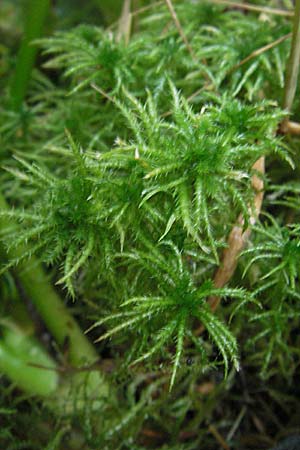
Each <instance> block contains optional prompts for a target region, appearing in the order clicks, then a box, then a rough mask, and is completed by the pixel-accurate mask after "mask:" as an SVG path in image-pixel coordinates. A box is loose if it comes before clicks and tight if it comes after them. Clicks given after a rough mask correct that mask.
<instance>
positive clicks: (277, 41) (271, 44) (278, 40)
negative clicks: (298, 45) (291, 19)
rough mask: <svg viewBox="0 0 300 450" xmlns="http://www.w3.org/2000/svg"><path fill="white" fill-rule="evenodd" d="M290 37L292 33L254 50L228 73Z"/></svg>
mask: <svg viewBox="0 0 300 450" xmlns="http://www.w3.org/2000/svg"><path fill="white" fill-rule="evenodd" d="M291 36H292V33H288V34H285V35H284V36H281V37H280V38H278V39H276V41H274V42H271V43H270V44H267V45H264V46H263V47H260V48H258V49H257V50H254V52H252V53H250V55H248V56H246V58H244V59H242V61H240V62H239V63H238V64H236V65H235V66H233V67H232V68H231V69H230V70H229V71H228V73H231V72H233V71H234V70H236V69H238V68H239V67H241V66H242V65H244V64H246V63H247V62H248V61H250V60H251V59H253V58H255V57H256V56H259V55H261V54H262V53H265V52H266V51H268V50H270V49H271V48H274V47H276V45H279V44H281V42H284V41H286V40H287V39H289V38H290V37H291Z"/></svg>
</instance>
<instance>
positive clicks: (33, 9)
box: [11, 0, 50, 111]
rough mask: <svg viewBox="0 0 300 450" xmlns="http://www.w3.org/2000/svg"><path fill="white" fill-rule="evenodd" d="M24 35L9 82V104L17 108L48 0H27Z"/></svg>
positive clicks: (28, 74)
mask: <svg viewBox="0 0 300 450" xmlns="http://www.w3.org/2000/svg"><path fill="white" fill-rule="evenodd" d="M26 6H27V8H26V9H27V10H26V14H25V17H26V20H25V24H24V35H23V39H22V42H21V46H20V49H19V52H18V56H17V63H16V70H15V74H14V77H13V79H12V82H11V106H12V108H13V109H14V110H16V111H17V110H19V109H20V108H21V106H22V103H23V101H24V98H25V95H26V92H27V88H28V84H29V80H30V74H31V70H32V67H33V65H34V61H35V58H36V53H37V48H36V47H35V46H33V45H32V41H33V40H34V39H37V38H39V37H40V36H41V35H42V31H43V27H44V23H45V20H46V17H47V15H48V12H49V9H50V0H28V1H27V5H26Z"/></svg>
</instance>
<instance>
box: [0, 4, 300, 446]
mask: <svg viewBox="0 0 300 450" xmlns="http://www.w3.org/2000/svg"><path fill="white" fill-rule="evenodd" d="M103 6H105V5H102V4H101V5H100V3H99V2H98V1H96V0H94V2H93V4H92V6H91V8H92V10H96V9H97V10H99V11H100V15H102V13H103V17H104V16H105V14H106V13H105V8H103ZM174 7H175V9H176V13H177V15H178V19H179V21H180V25H181V26H182V29H183V31H184V33H185V35H186V37H187V40H188V42H189V44H190V47H191V48H192V52H191V51H190V49H189V48H188V47H187V45H186V43H185V42H184V41H183V39H182V37H181V35H180V33H179V32H178V27H176V26H175V24H174V21H173V19H172V17H171V15H170V11H169V10H168V8H167V7H166V5H165V4H164V2H163V4H161V3H159V4H157V5H155V6H154V5H153V7H150V8H149V9H147V10H145V11H144V12H141V13H140V14H136V15H134V17H133V26H132V30H131V31H132V36H131V37H130V39H129V42H128V43H127V42H125V41H124V40H123V39H122V38H120V36H119V33H118V31H117V26H115V25H112V26H111V27H110V29H109V30H104V29H103V28H100V27H98V26H92V25H86V24H80V25H79V26H76V27H75V28H71V29H68V30H65V31H57V32H55V33H53V35H51V36H50V37H48V38H46V39H42V40H39V41H37V42H35V45H37V46H40V48H42V50H43V55H42V57H41V60H42V64H41V65H39V68H37V69H36V70H35V71H34V73H33V74H32V78H31V80H30V85H29V89H28V91H27V96H26V102H25V103H24V104H23V106H22V108H21V109H19V110H18V111H16V110H14V109H13V108H12V107H11V104H10V97H9V92H8V88H7V87H3V89H2V91H3V92H2V93H3V103H2V106H1V108H0V132H1V137H0V139H1V158H2V166H3V167H4V168H5V170H4V171H2V174H1V181H2V186H3V192H5V195H6V197H7V199H8V200H9V201H10V204H11V205H12V206H13V207H12V208H11V209H10V210H6V209H5V204H4V206H3V208H2V210H1V211H0V219H1V221H3V224H5V226H4V227H2V229H1V230H0V237H1V239H2V241H3V244H4V245H5V246H6V249H8V254H10V255H12V256H11V258H10V260H9V261H7V260H5V258H4V257H3V258H2V270H1V273H2V272H4V271H7V269H12V270H14V269H15V268H16V269H17V270H18V269H20V268H21V269H22V272H20V273H19V275H18V278H17V282H16V284H14V283H13V282H12V279H11V277H12V275H11V274H8V273H7V272H5V274H4V276H3V277H2V279H1V283H2V285H1V294H2V295H3V298H4V300H5V301H3V304H2V306H1V313H3V314H7V312H8V311H11V310H13V309H14V308H12V307H10V306H9V303H10V301H11V300H12V302H11V303H13V301H14V298H15V297H18V294H17V290H20V292H21V293H22V287H19V284H21V285H23V287H25V291H26V286H27V285H28V283H32V284H33V285H35V283H34V277H33V276H32V273H33V272H31V275H30V274H29V271H30V270H31V269H32V264H33V265H34V264H37V263H36V262H34V261H35V260H33V262H32V259H31V258H32V255H36V256H37V257H38V260H39V261H41V262H43V263H45V264H47V267H48V270H49V277H50V274H51V276H52V278H53V280H54V283H56V285H57V289H58V291H59V293H60V294H61V295H62V296H64V294H65V293H67V294H68V295H69V296H71V297H72V300H74V301H75V299H76V303H75V305H74V308H73V309H74V312H75V314H76V315H77V317H78V320H79V321H80V324H81V326H82V327H83V328H84V329H88V330H89V334H88V336H90V337H91V338H94V339H95V341H96V342H98V344H97V350H98V355H99V361H98V360H97V361H96V358H97V354H95V358H94V357H93V356H92V357H91V358H90V357H89V358H88V362H89V363H91V364H92V366H91V367H83V368H79V367H76V369H74V368H72V367H69V366H68V363H67V362H66V361H67V360H68V352H72V357H74V355H75V359H76V354H77V352H76V343H75V344H74V342H73V344H72V347H70V346H69V343H68V336H69V334H68V332H67V330H66V331H64V330H63V333H60V334H59V336H60V337H59V339H58V341H62V340H65V341H66V342H63V343H62V342H59V344H64V346H63V347H64V349H63V351H62V350H60V351H61V353H60V354H57V349H56V350H55V351H54V352H53V345H52V344H51V345H49V349H50V350H51V352H52V353H53V354H54V356H55V357H56V359H57V372H55V373H54V374H52V375H54V377H55V379H56V376H57V375H59V377H60V380H61V386H62V387H65V385H64V383H63V382H62V381H66V380H67V382H68V381H72V380H73V381H74V380H75V381H74V385H73V389H69V390H68V389H67V393H68V395H67V397H68V398H67V399H66V398H65V396H64V394H63V389H62V390H58V391H56V398H55V396H53V398H52V400H53V401H54V402H55V401H56V402H57V405H61V403H63V402H64V401H65V411H64V417H63V418H61V417H60V416H59V414H60V413H61V409H59V408H58V406H57V411H54V410H53V403H52V405H51V400H50V402H49V403H48V408H49V405H50V409H51V408H52V412H51V414H50V413H49V412H48V413H46V412H45V411H47V408H46V407H45V411H43V412H42V415H43V416H45V421H44V419H43V418H41V420H39V422H38V425H39V430H44V429H45V428H47V426H48V428H49V426H51V425H52V424H53V420H54V419H53V417H56V419H55V420H58V421H60V420H61V422H59V423H58V424H57V425H56V426H55V425H53V427H52V428H51V432H50V431H49V429H48V431H47V433H45V436H44V437H41V436H40V434H42V432H41V433H40V432H39V433H40V434H39V436H37V438H35V436H33V437H32V439H30V441H29V442H28V445H27V443H26V444H25V443H24V447H25V448H26V445H27V447H28V448H33V449H34V448H38V445H39V444H38V443H37V442H41V443H42V444H41V445H43V448H48V449H49V450H50V449H54V448H57V449H59V448H66V449H69V448H70V450H74V449H76V448H80V449H85V448H86V449H88V450H90V449H95V450H98V449H99V448H107V449H110V448H114V449H115V448H116V449H127V448H128V449H137V450H142V449H143V448H166V449H167V448H170V449H171V448H172V449H197V448H207V449H213V448H215V445H216V443H215V440H214V438H213V435H211V436H208V433H207V431H205V430H206V428H207V427H206V425H205V424H206V423H207V421H209V422H210V421H211V417H213V420H214V421H216V420H217V422H218V423H219V424H220V427H221V429H222V427H223V429H224V430H226V432H227V431H228V433H227V434H228V436H230V435H231V432H232V430H235V428H234V426H235V425H234V424H235V423H236V422H235V420H236V417H234V418H233V412H232V410H233V409H232V405H233V404H234V402H233V400H232V398H231V397H230V395H231V391H230V389H232V387H233V386H234V389H237V386H239V384H240V379H242V378H243V377H244V374H245V373H246V378H247V377H248V378H251V379H252V378H253V380H254V381H253V383H254V384H255V389H256V387H257V384H258V383H259V382H260V381H259V377H260V378H262V379H264V382H265V383H268V380H271V381H272V383H273V382H274V383H278V384H279V385H280V386H281V381H282V377H283V378H284V380H285V382H287V383H292V380H293V377H294V376H296V375H297V376H298V374H299V369H298V362H297V361H298V358H299V338H298V333H297V327H298V322H299V315H300V309H299V298H300V290H299V277H300V273H299V257H300V227H299V223H298V222H299V183H298V182H297V181H295V182H293V181H290V178H291V176H293V177H294V178H295V179H297V176H298V172H299V170H298V167H297V165H298V159H297V158H298V157H297V156H296V155H294V154H293V153H295V152H296V151H297V150H298V149H297V146H298V145H299V142H298V141H297V140H296V139H294V138H291V137H290V138H285V137H283V136H279V135H278V133H277V130H278V126H279V124H280V122H281V120H282V119H283V118H284V117H285V114H286V113H285V112H283V111H281V110H280V109H279V107H278V103H280V98H281V96H282V87H283V80H284V76H283V74H284V72H285V68H286V57H287V53H288V48H289V45H290V41H289V39H283V40H281V41H278V42H277V43H276V40H277V39H279V38H281V37H284V36H285V35H287V34H288V33H289V31H290V28H291V27H290V23H289V20H287V19H286V18H282V17H278V16H276V15H272V16H271V15H269V14H263V15H261V16H260V18H258V16H257V15H255V14H252V13H250V12H248V13H244V12H242V11H237V10H236V9H233V8H230V7H228V6H221V5H216V4H212V3H210V2H202V1H201V2H194V1H192V0H191V1H187V2H178V3H176V2H174ZM87 8H88V7H87ZM93 8H94V9H93ZM75 16H76V11H74V17H75ZM74 20H75V21H76V23H77V21H78V19H74ZM0 31H1V30H0ZM266 45H270V48H268V49H264V51H262V50H261V49H262V48H263V47H264V46H266ZM257 50H259V51H258V52H257ZM0 51H1V49H0ZM253 52H254V53H253ZM0 70H1V69H0ZM4 71H5V74H6V71H7V69H5V68H4ZM5 76H7V74H6V75H5ZM1 86H2V85H1ZM296 112H297V109H296ZM12 154H13V155H14V158H12V157H11V156H12ZM290 155H293V160H295V166H296V170H295V172H294V175H291V168H294V163H293V162H292V160H291V157H290ZM262 157H266V162H267V172H266V174H262V173H259V172H257V171H255V170H254V169H253V165H254V163H255V162H256V161H257V160H258V159H259V158H262ZM286 163H288V164H286ZM253 176H256V177H258V178H259V179H260V180H262V181H263V182H264V184H265V186H267V194H266V199H265V203H264V206H263V209H264V212H263V213H262V215H261V219H260V220H257V218H256V225H253V222H254V217H255V216H256V211H255V196H257V195H258V194H259V193H258V192H257V191H255V189H254V187H253ZM256 200H257V199H256ZM239 217H243V224H242V225H241V226H242V227H243V231H245V230H246V229H248V231H247V233H246V234H245V236H247V237H249V234H248V232H249V231H251V238H250V239H249V245H248V247H247V248H246V249H245V250H244V252H243V254H242V256H241V258H240V259H239V261H238V266H237V271H236V273H235V275H233V276H232V277H231V279H230V280H229V282H228V283H227V284H225V285H224V286H223V285H222V287H221V288H220V287H219V288H217V287H216V286H215V274H216V271H217V270H218V267H221V268H222V267H223V264H224V259H223V252H224V249H225V248H226V247H227V245H228V244H227V240H228V235H229V233H230V231H231V230H232V227H233V226H234V224H236V223H237V220H238V218H239ZM16 222H17V223H18V226H17V225H16ZM3 253H4V252H3ZM27 261H28V267H29V271H28V273H27V278H28V280H29V281H28V283H27V285H26V264H27ZM235 262H236V261H234V262H232V263H233V264H235ZM12 273H13V272H12ZM36 274H37V283H36V285H35V293H37V292H39V283H41V282H40V279H39V276H38V274H39V272H38V271H37V272H36ZM61 288H63V289H61ZM65 289H66V291H65ZM27 292H28V291H27ZM41 292H42V294H40V295H42V296H43V293H45V292H47V289H42V288H41ZM22 295H23V294H22ZM37 295H38V294H37ZM46 297H47V295H46ZM49 298H50V297H49ZM216 298H219V299H220V300H221V304H220V306H219V308H218V310H217V311H213V308H211V302H212V300H214V299H216ZM30 300H32V301H33V303H34V305H35V306H36V305H37V302H36V300H35V299H33V298H31V299H30ZM67 301H68V299H66V302H67ZM45 303H46V304H47V299H46V300H45ZM52 306H53V305H52ZM52 309H53V308H51V302H50V301H49V302H48V309H46V311H47V314H45V315H46V316H49V315H50V312H51V311H52ZM66 310H67V308H66ZM64 311H65V310H64ZM42 316H43V314H42ZM34 320H35V322H37V324H38V327H37V328H38V329H39V328H40V323H39V319H37V320H36V319H34ZM43 320H44V321H45V322H46V323H47V321H46V318H45V317H43ZM51 321H52V322H54V323H55V324H57V325H56V330H57V328H59V327H62V326H64V325H65V324H66V322H64V321H60V317H58V315H57V316H56V315H55V314H54V315H51ZM47 324H48V323H47ZM61 324H63V325H61ZM71 326H72V324H71V325H70V327H71ZM48 327H49V325H48ZM79 333H80V330H79ZM40 334H41V333H40ZM54 334H55V333H54ZM56 334H57V333H56ZM61 336H63V338H61ZM55 337H56V336H55ZM77 337H78V336H77ZM64 338H66V339H64ZM79 340H80V339H79ZM3 342H4V341H3ZM3 342H2V344H1V345H4V343H3ZM76 342H77V341H76ZM64 350H65V351H64ZM92 353H93V352H92ZM78 354H79V353H78ZM80 358H81V357H80ZM80 358H77V361H78V360H79V359H80ZM102 358H103V359H104V361H103V360H101V359H102ZM107 361H108V363H109V362H111V361H112V369H109V370H108V371H110V372H112V373H110V377H109V378H110V380H111V383H112V386H113V389H114V390H115V392H114V393H113V394H112V393H111V391H110V390H109V389H107V385H106V382H105V383H103V380H104V378H103V377H102V375H103V371H105V370H107V368H105V367H106V366H105V364H106V362H107ZM239 368H241V369H242V370H241V372H242V375H241V376H240V375H239V374H238V369H239ZM6 369H7V367H6ZM25 369H28V367H25V368H24V371H22V374H23V376H24V374H25ZM30 369H31V370H32V368H31V367H30ZM2 371H3V373H5V374H6V375H7V376H8V377H10V378H11V379H13V375H12V374H11V373H9V372H8V370H5V368H4V369H2ZM248 371H249V372H248ZM86 372H87V373H88V375H89V374H90V375H91V378H92V382H91V385H88V383H87V384H86V386H82V383H81V384H80V386H79V380H80V381H82V380H83V379H85V375H86ZM241 372H240V373H241ZM249 374H250V375H249ZM20 376H21V375H20ZM76 380H77V382H76ZM243 380H244V378H243ZM6 382H7V381H6ZM206 382H208V384H210V385H213V387H212V390H211V391H209V392H206V393H205V394H203V393H202V391H201V387H202V383H203V384H204V385H205V383H206ZM242 383H244V381H242ZM19 384H20V383H19ZM99 386H102V388H103V392H104V391H105V393H104V400H103V399H102V397H103V395H102V394H103V392H102V390H101V389H102V388H101V389H100V387H99ZM23 387H24V389H25V390H26V386H25V385H24V386H23ZM90 387H92V388H93V389H94V388H95V389H94V390H93V394H94V392H95V391H96V392H98V393H100V391H101V396H102V397H101V401H100V400H99V396H98V397H97V395H96V397H94V396H91V395H90ZM238 389H239V388H238ZM27 391H29V389H27ZM14 392H16V391H14ZM228 392H229V393H228ZM245 392H246V394H245ZM0 394H1V395H2V389H1V390H0ZM244 394H245V395H247V396H248V395H249V394H248V391H247V388H245V391H244V392H243V395H244ZM250 394H251V393H250ZM14 395H15V396H16V397H18V393H15V394H14ZM234 395H236V393H235V394H234ZM5 396H6V394H3V399H2V400H3V402H2V403H3V405H4V406H3V411H4V412H5V414H6V413H7V414H14V411H15V410H13V412H10V410H9V408H8V407H7V406H6V405H7V404H8V403H9V402H8V401H7V398H6V397H5ZM60 396H61V397H62V398H61V399H60V398H59V399H58V397H60ZM238 396H240V391H238ZM228 398H229V400H228ZM245 398H246V397H245ZM116 399H117V400H118V401H117V400H116ZM224 399H225V400H224ZM2 400H1V401H2ZM26 401H27V403H26ZM26 401H25V406H24V408H25V410H26V412H27V411H28V409H29V408H30V405H31V403H30V402H28V400H26ZM13 404H14V403H13ZM33 404H34V405H35V409H34V412H35V413H36V414H39V413H38V412H36V411H40V409H39V408H40V406H39V404H38V402H35V401H33ZM22 405H23V404H22ZM248 406H249V411H250V412H249V415H250V417H252V416H253V413H252V412H251V404H250V403H249V405H248ZM248 406H247V408H248ZM22 407H23V406H22ZM223 407H224V411H225V412H226V411H227V412H228V410H230V413H227V416H226V414H225V413H224V418H223ZM58 410H59V411H60V413H58ZM220 411H221V414H220ZM0 413H1V410H0ZM47 414H48V416H47ZM237 414H239V411H238V412H237ZM245 414H246V413H245ZM247 414H248V413H247ZM251 414H252V415H251ZM49 415H50V416H51V417H49ZM220 415H222V419H220V420H219V417H220ZM29 416H30V415H29ZM30 417H31V416H30ZM241 420H242V419H241ZM251 421H252V419H251ZM251 421H250V422H251ZM251 423H252V422H251ZM45 424H46V425H45ZM49 424H50V425H49ZM248 425H249V423H248ZM245 426H246V425H245ZM251 426H252V425H251ZM251 426H250V428H251ZM232 427H233V428H232ZM28 429H29V428H28ZM14 431H15V429H14V427H13V426H11V425H10V424H9V421H8V420H6V422H5V427H4V428H3V431H1V433H2V436H4V441H3V442H5V444H6V443H8V444H7V448H10V447H9V445H10V444H11V441H12V435H13V432H14ZM224 432H225V431H224ZM234 432H235V431H234ZM234 432H232V433H233V434H234ZM147 433H148V434H147ZM27 436H28V435H27ZM77 437H78V439H79V440H78V443H77V444H76V442H75V441H76V439H77ZM230 439H231V440H230ZM230 439H229V441H230V442H229V444H230V446H231V447H232V448H241V447H240V446H239V443H238V442H237V441H236V442H235V441H234V439H232V438H230ZM24 442H25V440H24ZM165 442H168V444H165ZM164 444H165V445H164ZM17 445H20V448H22V447H21V446H22V444H18V443H17V441H16V446H15V448H17ZM76 445H77V447H76ZM258 447H259V445H257V448H258ZM11 448H13V447H11Z"/></svg>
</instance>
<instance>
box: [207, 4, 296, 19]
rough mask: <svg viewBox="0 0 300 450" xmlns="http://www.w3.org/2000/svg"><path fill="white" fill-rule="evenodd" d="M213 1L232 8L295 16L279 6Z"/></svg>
mask: <svg viewBox="0 0 300 450" xmlns="http://www.w3.org/2000/svg"><path fill="white" fill-rule="evenodd" d="M210 1H211V2H212V3H217V4H221V5H228V6H231V7H232V8H238V9H243V10H244V11H254V12H259V13H265V14H274V15H277V16H284V17H293V15H294V12H293V11H285V10H283V9H277V8H268V7H265V6H260V5H251V4H249V3H237V2H232V1H230V0H210Z"/></svg>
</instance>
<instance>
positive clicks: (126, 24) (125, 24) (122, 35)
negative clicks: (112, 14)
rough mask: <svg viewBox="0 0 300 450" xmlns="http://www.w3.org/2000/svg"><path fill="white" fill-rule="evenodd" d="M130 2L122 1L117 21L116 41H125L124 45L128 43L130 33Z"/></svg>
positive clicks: (129, 0)
mask: <svg viewBox="0 0 300 450" xmlns="http://www.w3.org/2000/svg"><path fill="white" fill-rule="evenodd" d="M130 8H131V0H124V2H123V8H122V13H121V17H120V19H119V25H118V34H117V40H118V41H120V40H121V39H124V40H125V43H126V45H127V44H128V42H129V38H130V32H131V22H132V20H131V19H132V16H131V12H130Z"/></svg>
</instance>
